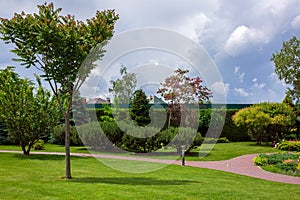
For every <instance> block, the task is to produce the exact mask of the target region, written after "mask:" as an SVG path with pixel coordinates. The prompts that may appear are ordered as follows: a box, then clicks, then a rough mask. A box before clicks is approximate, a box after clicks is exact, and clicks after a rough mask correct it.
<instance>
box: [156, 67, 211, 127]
mask: <svg viewBox="0 0 300 200" xmlns="http://www.w3.org/2000/svg"><path fill="white" fill-rule="evenodd" d="M188 73H189V70H182V69H177V70H176V71H175V74H174V75H172V76H170V77H167V78H166V79H165V81H164V82H163V83H161V84H160V85H161V87H160V88H159V89H158V91H157V93H159V94H161V96H162V97H163V98H164V99H165V100H167V101H168V105H169V106H168V110H169V121H168V127H170V125H171V121H178V120H180V119H182V118H186V120H188V121H187V122H184V123H185V124H181V125H184V126H189V125H191V124H195V123H197V121H198V117H197V116H198V115H195V114H194V113H191V112H194V111H195V110H193V109H190V108H191V107H193V105H196V106H198V105H199V104H201V103H203V102H204V101H208V100H209V98H210V97H212V92H211V91H210V90H209V89H208V88H207V87H205V86H203V85H202V79H201V78H200V77H195V78H190V77H189V76H187V74H188ZM184 107H185V108H184ZM183 110H185V111H188V113H186V114H187V116H186V117H184V116H182V111H183ZM181 121H182V120H181ZM175 124H178V122H177V123H176V122H175Z"/></svg>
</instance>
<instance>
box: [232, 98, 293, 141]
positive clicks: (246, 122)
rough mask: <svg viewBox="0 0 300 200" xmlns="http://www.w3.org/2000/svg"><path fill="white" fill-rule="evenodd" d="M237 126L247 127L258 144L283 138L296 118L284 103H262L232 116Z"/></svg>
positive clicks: (291, 109) (290, 108)
mask: <svg viewBox="0 0 300 200" xmlns="http://www.w3.org/2000/svg"><path fill="white" fill-rule="evenodd" d="M232 119H233V122H234V124H235V125H236V126H245V127H247V128H248V131H249V132H250V134H251V135H252V137H253V138H255V139H256V142H257V143H258V144H260V143H261V142H262V141H266V142H268V140H269V139H272V140H276V139H278V138H281V139H282V138H283V137H284V134H285V133H286V132H288V129H289V128H291V127H292V126H293V124H294V123H295V120H296V116H295V114H294V112H293V108H292V107H290V106H289V105H287V104H282V103H261V104H257V105H254V106H251V107H249V108H244V109H241V110H239V111H238V112H236V113H235V115H233V116H232Z"/></svg>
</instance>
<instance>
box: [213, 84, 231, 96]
mask: <svg viewBox="0 0 300 200" xmlns="http://www.w3.org/2000/svg"><path fill="white" fill-rule="evenodd" d="M211 90H212V92H213V94H214V93H217V94H220V95H224V94H228V93H229V91H230V84H229V83H223V82H216V83H214V84H213V85H212V86H211Z"/></svg>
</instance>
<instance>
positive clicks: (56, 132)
mask: <svg viewBox="0 0 300 200" xmlns="http://www.w3.org/2000/svg"><path fill="white" fill-rule="evenodd" d="M70 128H71V133H70V134H71V141H70V142H71V145H75V146H76V145H78V146H81V145H82V141H81V139H80V137H79V136H78V133H77V130H76V127H75V126H71V127H70ZM65 132H66V127H65V125H64V124H61V125H58V126H56V127H54V129H53V132H52V133H51V134H50V139H49V143H52V144H61V145H64V144H65Z"/></svg>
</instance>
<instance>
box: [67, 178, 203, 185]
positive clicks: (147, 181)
mask: <svg viewBox="0 0 300 200" xmlns="http://www.w3.org/2000/svg"><path fill="white" fill-rule="evenodd" d="M69 181H70V182H78V183H104V184H116V185H187V184H192V183H201V182H199V181H187V180H160V179H155V178H95V177H87V178H73V179H72V180H69Z"/></svg>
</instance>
